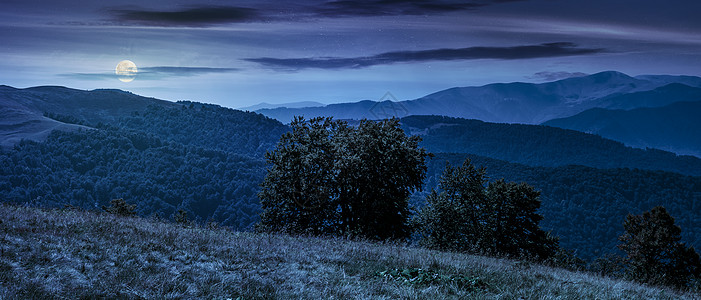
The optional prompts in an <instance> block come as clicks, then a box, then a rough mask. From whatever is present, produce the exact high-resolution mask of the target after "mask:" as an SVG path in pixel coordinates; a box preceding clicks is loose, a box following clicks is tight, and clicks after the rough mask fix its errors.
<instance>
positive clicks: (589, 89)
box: [257, 71, 701, 124]
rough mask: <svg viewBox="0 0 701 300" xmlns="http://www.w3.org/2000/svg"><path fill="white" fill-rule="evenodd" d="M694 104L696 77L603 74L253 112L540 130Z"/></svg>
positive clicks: (698, 90)
mask: <svg viewBox="0 0 701 300" xmlns="http://www.w3.org/2000/svg"><path fill="white" fill-rule="evenodd" d="M668 85H669V86H668ZM641 92H647V93H642V94H641ZM641 98H642V99H641ZM698 100H701V78H699V77H692V76H666V75H646V76H638V77H630V76H628V75H626V74H623V73H620V72H614V71H607V72H601V73H597V74H593V75H589V76H583V77H574V78H568V79H563V80H559V81H554V82H548V83H541V84H532V83H519V82H516V83H496V84H489V85H485V86H479V87H456V88H450V89H447V90H443V91H439V92H436V93H433V94H430V95H427V96H425V97H422V98H418V99H415V100H406V101H398V102H390V101H384V102H374V101H369V100H364V101H360V102H353V103H341V104H330V105H326V106H322V107H307V108H285V107H278V108H265V109H260V110H258V111H257V112H260V113H262V114H264V115H266V116H269V117H271V118H275V119H277V120H280V121H281V122H283V123H289V122H290V120H292V117H293V116H296V115H304V116H305V117H308V118H311V117H316V116H334V117H336V118H340V119H362V118H367V119H381V118H385V117H387V116H398V117H403V116H407V115H441V116H449V117H460V118H466V119H477V120H482V121H487V122H501V123H523V124H540V123H542V122H545V121H548V120H551V119H555V118H563V117H569V116H572V115H575V114H577V113H580V112H583V111H585V110H587V109H591V108H597V107H600V108H625V109H632V108H640V107H656V106H663V105H666V104H670V103H673V102H678V101H698Z"/></svg>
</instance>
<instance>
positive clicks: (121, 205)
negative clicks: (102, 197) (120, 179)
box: [102, 198, 136, 217]
mask: <svg viewBox="0 0 701 300" xmlns="http://www.w3.org/2000/svg"><path fill="white" fill-rule="evenodd" d="M102 209H103V210H104V211H106V212H108V213H111V214H113V215H119V216H126V217H130V216H134V215H136V212H135V211H134V210H136V204H128V203H127V202H126V201H124V199H122V198H119V199H112V200H111V201H110V207H105V206H102Z"/></svg>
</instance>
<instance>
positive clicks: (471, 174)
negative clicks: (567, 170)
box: [416, 159, 557, 259]
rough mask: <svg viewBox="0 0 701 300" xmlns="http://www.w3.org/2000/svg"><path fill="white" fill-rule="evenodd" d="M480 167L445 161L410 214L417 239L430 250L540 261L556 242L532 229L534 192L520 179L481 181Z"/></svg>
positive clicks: (537, 202) (467, 162)
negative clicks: (420, 203)
mask: <svg viewBox="0 0 701 300" xmlns="http://www.w3.org/2000/svg"><path fill="white" fill-rule="evenodd" d="M485 173H486V171H485V169H484V168H475V166H474V165H472V163H471V161H470V160H469V159H467V160H465V161H464V162H463V165H462V166H460V167H452V166H450V165H447V166H446V168H445V170H444V172H443V176H442V177H441V180H440V182H439V191H437V190H433V191H432V192H431V194H430V195H429V196H428V197H427V199H426V205H425V206H424V207H423V208H422V209H421V211H420V212H419V214H418V215H417V217H416V226H417V232H418V233H419V234H420V235H421V238H422V243H423V244H424V245H426V246H428V247H431V248H437V249H442V250H452V251H466V252H473V253H474V252H482V253H487V254H496V255H506V256H510V257H529V258H535V259H545V258H548V257H550V256H552V255H554V254H555V251H556V250H557V241H556V240H555V239H553V238H552V237H550V236H549V235H548V234H547V233H546V232H545V231H543V230H542V229H541V228H540V227H538V222H540V220H542V218H543V217H542V216H541V215H539V214H537V212H536V211H537V210H538V208H539V207H540V200H539V199H538V197H539V195H540V193H539V192H538V191H536V190H535V189H534V188H533V187H531V186H529V185H527V184H524V183H521V184H517V183H513V182H505V181H504V180H497V181H494V182H491V183H489V184H487V178H486V175H485Z"/></svg>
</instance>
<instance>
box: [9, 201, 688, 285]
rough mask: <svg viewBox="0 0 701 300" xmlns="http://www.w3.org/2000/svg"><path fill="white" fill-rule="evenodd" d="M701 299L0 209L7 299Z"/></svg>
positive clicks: (296, 243)
mask: <svg viewBox="0 0 701 300" xmlns="http://www.w3.org/2000/svg"><path fill="white" fill-rule="evenodd" d="M80 298H82V299H95V298H122V299H153V298H158V299H701V296H700V295H699V294H695V293H691V292H686V293H681V292H676V291H674V290H671V289H666V288H659V287H649V286H644V285H640V284H636V283H633V282H628V281H623V280H618V279H611V278H606V277H601V276H597V275H592V274H589V273H582V272H571V271H567V270H562V269H557V268H551V267H547V266H542V265H537V264H532V263H528V262H524V261H517V260H506V259H497V258H490V257H482V256H474V255H467V254H458V253H446V252H439V251H433V250H426V249H422V248H416V247H409V246H406V245H401V244H392V243H373V242H364V241H351V240H344V239H338V238H317V237H292V236H287V235H277V234H259V233H250V232H234V231H231V230H228V229H227V228H221V227H216V226H183V225H180V224H175V223H170V222H163V221H160V220H156V219H143V218H134V217H121V216H116V215H110V214H106V213H95V212H89V211H79V210H75V209H58V210H49V209H38V208H28V207H21V206H11V205H4V204H3V205H0V299H80Z"/></svg>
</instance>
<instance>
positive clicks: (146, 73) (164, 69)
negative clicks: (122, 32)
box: [59, 66, 239, 80]
mask: <svg viewBox="0 0 701 300" xmlns="http://www.w3.org/2000/svg"><path fill="white" fill-rule="evenodd" d="M235 71H239V69H236V68H209V67H169V66H160V67H144V68H139V71H138V73H137V74H136V79H137V80H158V79H164V78H168V77H189V76H199V75H205V74H212V73H228V72H235ZM59 76H62V77H71V78H76V79H81V80H113V79H117V78H118V76H117V74H115V73H113V72H109V73H68V74H60V75H59Z"/></svg>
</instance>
